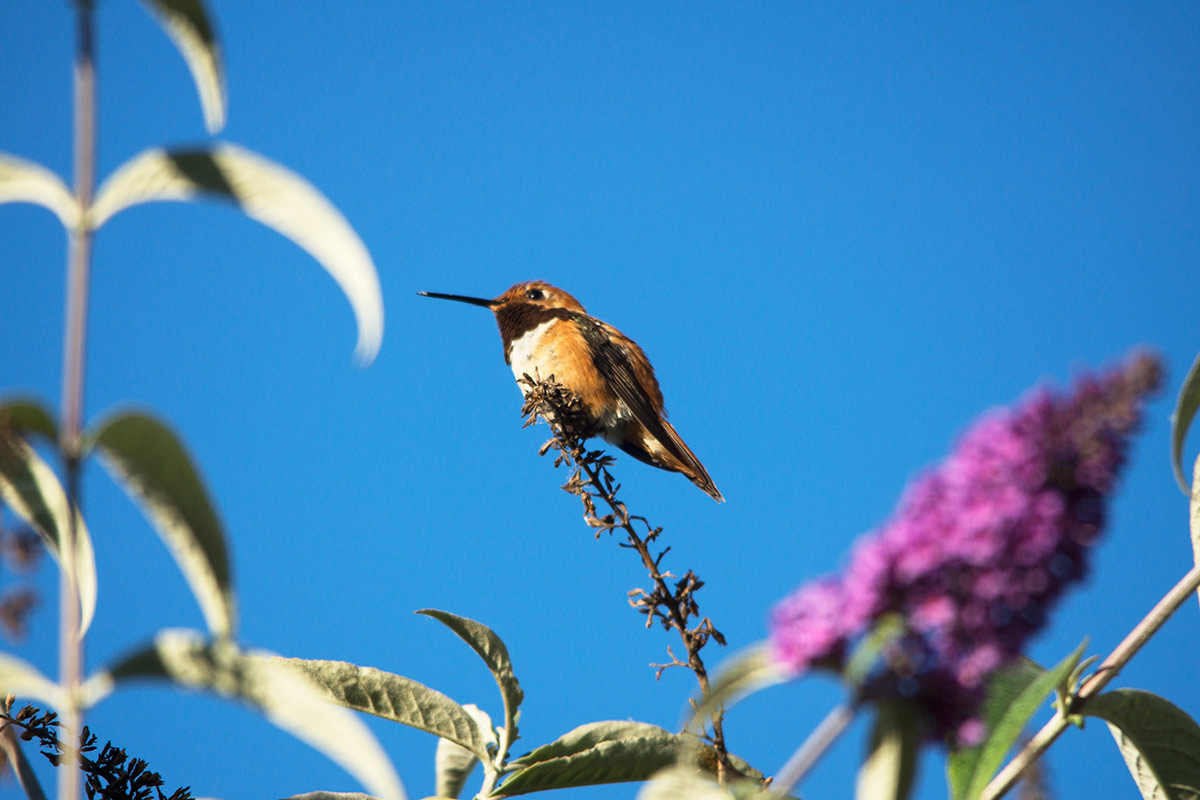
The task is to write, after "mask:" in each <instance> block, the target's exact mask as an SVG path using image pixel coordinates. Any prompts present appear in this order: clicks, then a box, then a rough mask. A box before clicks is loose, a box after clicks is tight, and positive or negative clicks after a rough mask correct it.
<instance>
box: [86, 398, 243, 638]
mask: <svg viewBox="0 0 1200 800" xmlns="http://www.w3.org/2000/svg"><path fill="white" fill-rule="evenodd" d="M87 443H88V445H89V447H94V448H98V449H99V451H100V453H101V455H102V456H103V458H102V459H101V461H102V463H103V464H104V466H105V468H106V469H107V470H108V471H109V473H110V474H111V475H112V476H113V478H114V479H115V480H116V481H117V482H118V483H119V484H121V486H122V487H123V488H124V489H125V491H126V492H128V493H129V495H130V496H131V497H132V498H133V499H134V500H136V501H137V503H138V505H139V506H140V507H141V509H142V511H143V512H144V513H145V515H146V517H147V519H149V520H150V522H151V524H152V525H153V526H154V528H155V530H157V531H158V534H159V536H161V537H162V540H163V542H165V543H166V545H167V549H168V550H170V551H171V555H172V556H174V557H175V562H176V563H177V564H178V565H179V569H180V570H181V571H182V572H183V574H184V577H185V578H187V582H188V585H189V586H191V589H192V593H193V594H194V595H195V596H196V601H197V602H198V603H199V604H200V609H201V611H203V613H204V620H205V622H206V623H207V624H208V629H209V630H210V631H212V632H213V633H214V634H215V635H217V636H231V635H233V633H234V630H235V627H236V625H235V621H236V609H235V603H234V597H233V581H232V578H231V575H230V569H229V555H228V552H227V550H226V546H225V532H224V530H223V529H222V527H221V522H220V520H219V519H218V518H217V512H216V511H215V510H214V509H213V505H212V503H211V502H210V501H209V499H208V490H207V489H206V488H205V486H204V481H203V480H202V479H201V478H200V475H199V473H198V472H197V471H196V468H195V467H194V466H193V465H192V459H191V458H190V457H189V456H188V453H187V451H186V450H184V448H183V445H182V444H180V442H179V440H178V439H177V438H176V437H175V434H174V433H172V432H171V429H170V428H168V427H167V426H166V425H164V424H163V423H161V422H159V421H158V420H155V419H153V418H151V417H149V416H147V415H145V414H141V413H136V412H128V413H124V414H118V415H116V416H113V417H111V418H109V419H108V420H107V421H105V422H103V423H101V424H100V425H98V426H97V428H96V430H95V432H94V433H92V432H89V434H88V437H87Z"/></svg>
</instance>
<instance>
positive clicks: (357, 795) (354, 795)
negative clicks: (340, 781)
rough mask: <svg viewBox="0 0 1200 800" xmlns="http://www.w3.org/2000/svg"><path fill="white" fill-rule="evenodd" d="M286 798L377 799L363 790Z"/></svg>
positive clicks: (297, 799)
mask: <svg viewBox="0 0 1200 800" xmlns="http://www.w3.org/2000/svg"><path fill="white" fill-rule="evenodd" d="M285 800H376V798H374V797H372V796H371V795H369V794H363V793H362V792H305V793H304V794H294V795H292V796H291V797H288V798H285ZM434 800H436V798H435V799H434Z"/></svg>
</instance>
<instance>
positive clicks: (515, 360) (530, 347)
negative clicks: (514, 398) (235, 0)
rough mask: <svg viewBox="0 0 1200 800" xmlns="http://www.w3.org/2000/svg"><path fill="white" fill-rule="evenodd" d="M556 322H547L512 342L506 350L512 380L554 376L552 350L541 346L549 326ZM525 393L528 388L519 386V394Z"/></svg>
mask: <svg viewBox="0 0 1200 800" xmlns="http://www.w3.org/2000/svg"><path fill="white" fill-rule="evenodd" d="M556 322H558V320H556V319H551V320H547V321H545V322H543V323H542V324H541V325H538V326H537V327H536V328H533V329H532V330H529V331H526V332H525V333H524V334H522V335H521V336H520V337H518V338H516V339H513V340H512V344H511V345H510V346H509V350H508V360H509V362H510V363H511V364H512V371H513V377H514V378H517V379H518V380H519V379H520V378H521V376H522V375H526V374H528V375H530V376H533V377H539V376H540V377H542V378H548V377H549V376H551V375H553V374H554V371H555V368H556V367H557V366H558V358H557V356H556V355H555V353H554V348H553V347H542V346H541V344H542V339H544V338H545V336H546V332H547V331H548V330H550V326H551V325H553V324H554V323H556ZM527 391H528V387H526V386H521V394H525V393H526V392H527Z"/></svg>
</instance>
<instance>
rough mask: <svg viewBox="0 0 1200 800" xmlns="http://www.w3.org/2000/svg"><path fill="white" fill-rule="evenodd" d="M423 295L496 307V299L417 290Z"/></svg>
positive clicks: (485, 306)
mask: <svg viewBox="0 0 1200 800" xmlns="http://www.w3.org/2000/svg"><path fill="white" fill-rule="evenodd" d="M417 294H419V295H421V297H436V298H438V299H439V300H456V301H458V302H460V303H470V304H471V305H473V306H483V307H484V308H494V307H495V305H496V301H495V300H485V299H484V298H482V297H465V296H463V295H461V294H439V293H438V292H417Z"/></svg>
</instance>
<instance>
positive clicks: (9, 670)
mask: <svg viewBox="0 0 1200 800" xmlns="http://www.w3.org/2000/svg"><path fill="white" fill-rule="evenodd" d="M8 694H13V695H16V696H17V699H18V700H22V701H27V700H36V701H39V702H43V703H46V704H48V705H51V706H53V707H54V708H57V709H62V708H65V707H66V700H67V696H66V693H65V692H63V690H62V688H61V687H60V686H59V685H58V684H57V683H55V682H54V681H52V680H50V679H49V678H47V677H46V676H45V675H43V674H42V673H41V672H39V671H38V669H37V667H35V666H33V665H32V664H30V663H28V662H26V661H22V660H21V659H19V658H17V657H16V656H10V655H9V654H8V653H0V696H3V695H8Z"/></svg>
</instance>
